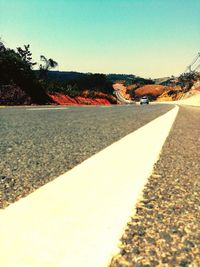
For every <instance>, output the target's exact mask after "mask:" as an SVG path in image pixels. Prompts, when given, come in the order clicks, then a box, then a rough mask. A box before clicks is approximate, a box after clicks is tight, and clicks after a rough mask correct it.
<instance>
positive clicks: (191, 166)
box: [109, 107, 200, 267]
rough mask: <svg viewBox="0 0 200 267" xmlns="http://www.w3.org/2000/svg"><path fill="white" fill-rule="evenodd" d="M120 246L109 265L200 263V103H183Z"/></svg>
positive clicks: (151, 266)
mask: <svg viewBox="0 0 200 267" xmlns="http://www.w3.org/2000/svg"><path fill="white" fill-rule="evenodd" d="M133 190H134V189H133ZM119 249H120V250H119V254H117V255H115V256H114V257H113V258H112V261H111V263H110V265H109V267H154V266H165V267H175V266H182V267H184V266H191V267H192V266H193V267H199V266H200V108H198V107H180V110H179V114H178V116H177V119H176V121H175V123H174V125H173V128H172V130H171V132H170V134H169V136H168V138H167V140H166V143H165V144H164V146H163V149H162V153H161V155H160V159H159V160H158V162H157V163H156V164H155V166H154V171H153V173H152V175H151V177H150V178H149V180H148V182H147V184H146V186H145V188H144V191H143V198H142V199H141V200H140V201H138V203H137V205H136V211H135V214H134V215H133V216H132V217H131V219H130V221H129V222H128V224H127V227H126V229H125V231H124V234H123V236H122V238H121V240H120V248H119Z"/></svg>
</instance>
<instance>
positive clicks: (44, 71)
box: [40, 55, 58, 79]
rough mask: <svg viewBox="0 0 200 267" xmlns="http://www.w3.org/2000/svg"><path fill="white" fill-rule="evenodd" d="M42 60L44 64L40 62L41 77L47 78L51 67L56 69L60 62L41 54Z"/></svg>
mask: <svg viewBox="0 0 200 267" xmlns="http://www.w3.org/2000/svg"><path fill="white" fill-rule="evenodd" d="M40 60H41V61H42V62H43V64H40V78H41V79H46V78H47V74H48V71H49V70H50V69H54V68H55V67H57V66H58V63H57V62H56V61H54V60H53V59H52V58H49V59H47V58H46V57H45V56H43V55H41V56H40Z"/></svg>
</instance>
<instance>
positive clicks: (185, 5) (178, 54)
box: [0, 0, 200, 78]
mask: <svg viewBox="0 0 200 267" xmlns="http://www.w3.org/2000/svg"><path fill="white" fill-rule="evenodd" d="M199 14H200V1H199V0H0V38H1V40H2V41H3V42H4V44H5V46H6V47H9V48H13V49H16V47H19V46H21V47H22V46H23V45H24V44H30V50H31V52H32V54H33V59H34V60H35V61H36V62H38V64H39V63H40V55H44V56H46V57H47V58H52V59H54V60H55V61H57V62H58V64H59V65H58V67H57V70H60V71H81V72H91V73H124V74H125V73H126V74H134V75H137V76H141V77H146V78H158V77H166V76H171V75H175V76H177V75H180V74H181V73H182V72H184V70H185V68H186V66H188V65H189V64H190V63H191V62H192V60H193V59H194V58H195V56H196V55H197V53H198V52H200V15H199Z"/></svg>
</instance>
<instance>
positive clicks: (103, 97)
mask: <svg viewBox="0 0 200 267" xmlns="http://www.w3.org/2000/svg"><path fill="white" fill-rule="evenodd" d="M48 95H49V97H51V98H52V99H53V101H54V102H55V103H56V104H58V105H72V106H77V105H110V104H111V103H113V102H114V101H115V97H114V96H110V95H107V94H103V93H100V92H95V93H94V98H89V97H87V95H88V94H87V93H86V92H83V94H82V96H76V97H75V98H72V97H69V96H67V95H64V94H61V93H54V94H48Z"/></svg>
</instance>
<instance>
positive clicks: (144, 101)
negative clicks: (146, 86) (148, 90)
mask: <svg viewBox="0 0 200 267" xmlns="http://www.w3.org/2000/svg"><path fill="white" fill-rule="evenodd" d="M143 104H149V98H148V96H146V95H144V96H142V97H141V98H140V105H143Z"/></svg>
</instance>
